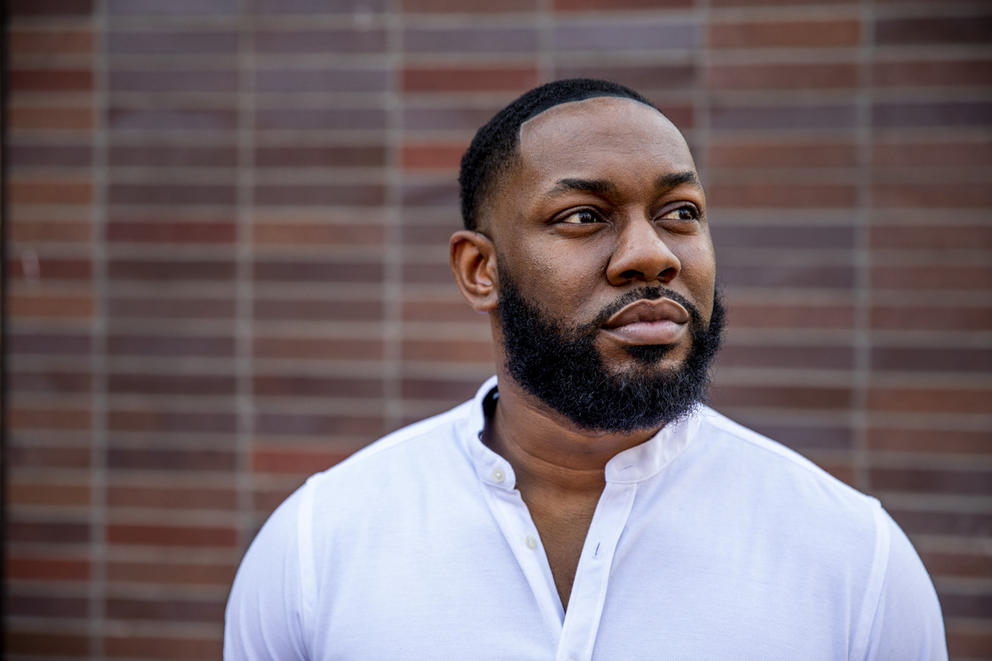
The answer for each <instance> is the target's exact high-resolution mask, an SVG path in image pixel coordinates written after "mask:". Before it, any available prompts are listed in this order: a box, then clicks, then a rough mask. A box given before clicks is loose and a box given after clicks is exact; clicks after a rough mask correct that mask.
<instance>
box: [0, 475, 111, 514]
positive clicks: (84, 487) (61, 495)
mask: <svg viewBox="0 0 992 661" xmlns="http://www.w3.org/2000/svg"><path fill="white" fill-rule="evenodd" d="M91 491H92V488H91V487H90V485H89V484H86V483H81V484H65V483H62V484H50V483H47V482H46V483H39V482H35V481H33V480H32V481H30V482H24V481H20V480H18V479H17V478H16V477H15V479H13V480H11V481H8V483H7V503H9V504H10V505H13V506H17V505H61V506H68V507H87V506H89V504H90V498H91V496H92V493H91Z"/></svg>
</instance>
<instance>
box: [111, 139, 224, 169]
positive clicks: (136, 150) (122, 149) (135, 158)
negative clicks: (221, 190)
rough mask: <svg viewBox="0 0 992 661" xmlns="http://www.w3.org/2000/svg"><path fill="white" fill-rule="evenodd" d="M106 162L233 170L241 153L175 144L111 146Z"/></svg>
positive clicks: (220, 147)
mask: <svg viewBox="0 0 992 661" xmlns="http://www.w3.org/2000/svg"><path fill="white" fill-rule="evenodd" d="M107 162H108V163H109V164H110V165H111V166H136V165H137V166H145V167H173V168H177V167H197V168H220V167H234V166H235V165H237V162H238V152H237V149H236V148H235V147H233V146H213V145H174V144H169V143H167V142H158V143H150V144H143V145H111V146H110V148H109V150H108V153H107Z"/></svg>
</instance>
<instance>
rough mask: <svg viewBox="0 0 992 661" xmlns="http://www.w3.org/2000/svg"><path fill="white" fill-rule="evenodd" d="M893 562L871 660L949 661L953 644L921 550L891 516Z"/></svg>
mask: <svg viewBox="0 0 992 661" xmlns="http://www.w3.org/2000/svg"><path fill="white" fill-rule="evenodd" d="M881 514H882V519H883V525H885V526H886V527H887V528H888V535H889V545H888V561H887V564H886V569H885V574H884V578H883V580H882V587H881V593H880V595H879V600H878V608H877V610H876V611H875V617H874V621H873V622H872V627H871V634H870V637H869V643H868V653H867V654H866V659H869V660H871V661H888V660H891V659H901V660H902V659H904V660H906V661H916V660H919V661H946V659H947V642H946V639H945V637H944V620H943V617H942V616H941V612H940V603H939V602H938V601H937V593H936V592H935V591H934V587H933V583H932V582H931V581H930V576H929V575H928V574H927V570H926V568H924V566H923V563H922V562H921V561H920V557H919V556H918V555H917V554H916V550H915V549H914V548H913V545H912V544H911V543H910V541H909V539H908V538H907V537H906V535H905V533H903V531H902V530H901V529H900V528H899V526H898V525H897V524H896V522H895V521H893V520H892V517H890V516H889V515H888V514H887V513H885V512H882V513H881Z"/></svg>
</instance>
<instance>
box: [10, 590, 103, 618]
mask: <svg viewBox="0 0 992 661" xmlns="http://www.w3.org/2000/svg"><path fill="white" fill-rule="evenodd" d="M4 606H5V609H4V613H5V614H6V615H7V616H8V617H40V618H45V619H46V620H52V619H56V620H57V619H66V618H70V619H76V618H84V617H87V616H88V615H89V610H90V609H89V598H88V597H78V596H68V595H56V594H44V595H40V594H21V593H18V591H17V590H16V589H15V590H11V591H10V592H9V593H8V594H7V598H6V600H5V601H4Z"/></svg>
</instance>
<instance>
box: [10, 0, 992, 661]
mask: <svg viewBox="0 0 992 661" xmlns="http://www.w3.org/2000/svg"><path fill="white" fill-rule="evenodd" d="M476 4H477V5H480V6H482V5H484V6H485V7H486V8H485V9H484V10H482V9H480V10H467V9H466V7H468V6H470V5H476ZM7 5H8V11H9V13H10V16H9V24H8V26H9V31H8V40H9V41H8V48H9V55H10V57H9V61H8V68H9V74H8V83H9V90H8V91H9V98H8V99H6V103H7V109H8V110H7V112H8V114H7V119H8V126H7V129H8V133H7V136H6V140H7V147H8V151H7V154H6V165H7V188H6V203H7V208H8V211H9V214H8V217H7V221H6V236H7V239H8V243H7V245H6V255H7V262H6V269H7V270H6V278H7V283H6V287H7V307H6V310H5V314H6V322H7V336H6V338H5V347H6V349H7V357H8V383H9V390H8V392H7V411H6V418H5V424H6V430H7V448H6V461H7V464H6V466H7V477H8V479H7V484H6V489H7V490H6V494H5V496H6V503H7V519H6V531H5V533H6V540H7V567H6V576H7V579H8V583H7V593H8V594H7V601H6V608H7V616H8V617H7V622H6V624H7V639H6V646H7V658H10V659H28V658H32V659H34V658H53V659H54V658H60V659H68V658H84V657H85V658H103V657H107V658H127V659H178V658H182V659H212V658H217V657H218V656H219V649H220V641H221V634H222V627H221V620H222V611H223V605H224V601H225V598H226V594H227V589H228V586H229V583H230V580H231V578H232V576H233V572H234V568H235V566H236V563H237V561H238V559H239V557H240V555H241V553H242V552H243V549H244V548H245V546H246V544H247V543H248V542H249V541H250V539H251V537H252V535H253V533H254V531H255V530H256V528H257V526H258V525H259V523H260V522H261V521H262V520H263V519H264V517H265V516H266V514H267V513H268V512H269V511H271V509H272V508H273V507H274V506H275V505H276V504H277V503H278V502H279V501H280V500H281V499H282V498H283V497H284V496H285V495H286V494H287V493H288V492H289V491H291V490H292V489H293V488H294V487H295V486H296V485H298V484H299V483H300V482H301V480H302V479H303V478H304V477H305V476H306V475H307V474H309V473H311V472H313V471H316V470H319V469H321V468H323V467H326V466H328V465H330V464H333V463H334V462H336V461H338V460H339V459H341V458H342V457H344V456H346V455H348V454H349V453H351V452H352V451H354V450H355V449H356V448H358V447H361V446H362V445H363V444H365V443H367V442H369V441H370V440H372V439H374V438H376V437H377V436H379V435H381V434H382V433H383V432H386V431H388V430H391V429H394V428H396V427H398V426H399V425H401V424H402V423H404V422H407V421H410V420H414V419H417V418H420V417H422V416H424V415H426V414H429V413H433V412H437V411H440V410H443V409H445V408H447V407H448V406H450V405H451V404H452V403H454V402H457V401H460V400H462V399H464V398H466V397H468V396H470V395H471V394H472V393H473V392H474V389H475V388H476V386H477V384H478V383H479V382H480V381H481V380H482V379H483V378H484V377H485V376H487V375H488V374H489V373H490V372H491V369H492V367H491V354H490V350H489V340H488V330H487V328H488V327H487V324H486V322H485V320H484V319H483V318H480V317H477V316H475V315H474V314H473V313H472V312H470V311H469V309H468V307H467V306H466V305H464V303H463V302H462V301H461V300H460V297H459V295H458V294H457V291H456V289H455V287H454V285H453V284H452V282H451V278H450V275H449V272H448V267H447V265H446V260H447V247H446V245H447V244H446V241H447V236H448V234H449V233H450V232H451V231H452V230H453V229H454V228H456V227H457V226H458V223H459V220H458V212H457V206H456V197H457V191H456V188H455V184H454V178H455V167H456V164H457V161H458V159H459V157H460V154H461V152H462V150H463V149H464V147H465V146H466V144H467V142H468V140H469V139H470V137H471V135H472V133H473V131H474V129H475V128H477V127H478V126H479V125H480V124H481V123H482V122H483V121H485V119H487V118H488V117H489V116H490V115H491V114H492V113H493V112H494V111H495V110H496V109H498V108H499V107H501V106H502V105H503V104H505V103H506V102H508V101H509V100H510V99H512V98H513V97H514V96H516V95H517V94H518V93H520V92H521V91H523V90H524V89H526V88H529V87H531V86H533V85H534V84H536V83H538V82H540V81H543V80H548V79H552V78H557V77H565V76H575V75H592V76H601V77H607V78H612V79H615V80H618V81H620V82H624V83H629V84H631V85H633V86H635V87H636V88H638V89H639V90H641V91H643V92H645V93H647V94H648V95H649V96H650V97H651V98H652V99H653V100H654V101H655V102H657V103H658V104H659V105H660V106H661V107H662V108H664V109H666V111H667V112H668V113H669V115H670V116H671V117H672V119H673V120H674V121H675V122H676V123H678V124H679V125H680V126H681V127H683V128H684V129H685V130H686V133H687V136H688V138H689V140H690V143H691V144H692V145H693V147H694V150H695V153H696V155H697V158H698V162H699V166H700V169H701V171H702V173H703V175H704V180H705V183H706V185H707V188H708V192H709V198H710V218H711V222H712V224H713V227H714V230H713V231H714V238H715V241H716V243H717V250H718V260H719V270H720V274H721V277H722V281H723V286H724V289H725V290H726V293H727V296H728V299H729V303H730V311H731V331H730V333H729V338H728V346H727V348H726V351H725V352H724V354H723V356H722V358H721V361H720V366H719V370H718V375H717V385H716V387H715V389H714V393H713V399H714V401H715V403H716V405H717V406H718V407H719V408H721V409H722V410H724V411H725V412H727V413H729V414H730V415H732V416H734V417H736V418H738V419H739V420H741V421H743V422H745V423H747V424H750V425H752V426H754V427H756V428H758V429H759V430H762V431H764V432H766V433H769V434H770V435H772V436H774V437H775V438H777V439H779V440H781V441H783V442H785V443H787V444H789V445H791V446H793V447H795V448H797V449H798V450H800V451H801V452H803V453H805V454H807V455H808V456H810V457H812V458H813V459H814V460H816V461H817V462H819V463H820V464H821V465H823V466H825V467H826V468H828V469H829V470H831V471H832V472H833V473H835V474H836V475H838V476H839V477H841V478H842V479H844V480H846V481H848V482H850V483H852V484H854V485H856V486H857V487H859V488H861V489H863V490H866V491H869V492H871V493H873V494H875V495H877V496H878V497H880V498H881V499H882V500H883V501H884V502H885V504H886V506H887V507H888V508H889V509H890V511H891V512H892V513H893V514H894V516H895V517H896V519H897V520H898V521H899V522H900V523H901V524H902V526H903V527H904V528H905V529H906V531H907V532H908V533H909V534H910V536H911V537H912V539H913V541H914V542H915V544H916V545H917V548H918V549H919V551H920V553H921V555H922V556H923V558H924V561H925V562H926V564H927V565H928V567H929V568H930V570H931V572H932V573H933V575H934V579H935V581H936V584H937V587H938V590H939V592H940V595H941V598H942V602H943V606H944V611H945V614H946V620H947V628H948V632H949V639H950V646H951V651H952V656H954V657H955V658H957V659H992V508H990V502H992V438H990V431H989V430H990V427H992V425H990V421H992V418H990V407H989V401H992V379H990V378H989V374H990V367H992V349H990V344H989V338H990V336H992V312H990V305H989V303H990V300H992V270H990V260H989V255H990V251H992V228H990V224H989V220H988V218H989V215H988V212H989V207H990V206H992V187H990V185H989V181H990V174H992V131H990V126H992V94H990V93H992V66H990V64H992V50H990V44H989V36H990V34H992V11H990V7H989V6H988V5H987V4H986V3H983V2H978V1H972V2H962V1H946V2H924V1H916V2H914V1H910V0H905V1H900V0H876V1H875V2H871V1H869V0H863V1H862V2H858V1H857V0H847V1H845V0H823V1H822V2H816V0H796V1H794V2H788V1H787V0H764V1H762V0H708V1H707V0H696V1H695V2H693V0H653V1H652V0H614V1H610V2H607V1H606V0H487V2H485V3H467V2H459V1H456V0H336V1H335V0H195V1H189V0H182V1H178V0H172V1H169V2H164V1H163V2H154V1H152V0H11V1H10V2H8V3H7Z"/></svg>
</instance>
